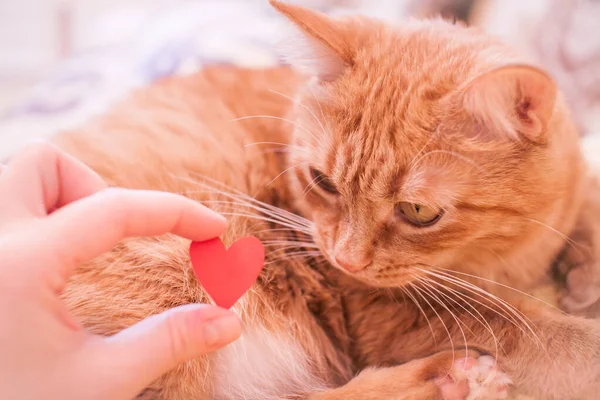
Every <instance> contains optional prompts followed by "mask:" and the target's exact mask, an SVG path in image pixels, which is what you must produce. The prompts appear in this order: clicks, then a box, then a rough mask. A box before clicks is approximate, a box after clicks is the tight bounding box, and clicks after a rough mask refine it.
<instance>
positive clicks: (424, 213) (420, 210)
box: [396, 201, 444, 227]
mask: <svg viewBox="0 0 600 400" xmlns="http://www.w3.org/2000/svg"><path fill="white" fill-rule="evenodd" d="M443 213H444V211H443V210H440V209H437V208H432V207H427V206H424V205H421V204H416V203H408V202H405V201H403V202H401V203H398V204H397V205H396V214H397V215H398V216H400V217H401V218H402V219H404V220H405V221H407V222H409V223H411V224H412V225H415V226H419V227H424V226H431V225H433V224H435V223H436V222H438V221H439V220H440V218H441V217H442V214H443Z"/></svg>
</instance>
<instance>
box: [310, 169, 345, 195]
mask: <svg viewBox="0 0 600 400" xmlns="http://www.w3.org/2000/svg"><path fill="white" fill-rule="evenodd" d="M310 175H311V176H312V179H313V182H314V184H315V185H317V186H319V187H320V188H321V189H323V190H324V191H326V192H328V193H331V194H339V192H338V190H337V188H336V187H335V185H334V184H333V182H331V180H330V179H329V178H328V177H327V175H325V174H324V173H322V172H321V171H319V170H318V169H316V168H312V167H311V168H310Z"/></svg>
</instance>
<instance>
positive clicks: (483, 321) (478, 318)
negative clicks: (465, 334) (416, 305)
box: [418, 278, 499, 359]
mask: <svg viewBox="0 0 600 400" xmlns="http://www.w3.org/2000/svg"><path fill="white" fill-rule="evenodd" d="M418 279H423V280H424V281H423V284H425V285H427V286H428V287H429V288H431V290H435V291H436V292H437V293H439V294H440V296H443V297H444V298H446V299H447V300H449V301H451V302H452V303H454V304H456V305H457V306H458V307H460V308H461V309H463V310H464V311H465V312H467V313H468V314H469V315H471V317H473V318H474V319H475V320H476V321H477V322H479V323H480V324H481V325H482V326H483V327H484V328H485V329H486V330H487V331H488V332H489V333H490V335H491V336H492V339H493V340H494V349H495V355H494V358H495V359H497V358H498V354H499V348H498V344H499V342H498V338H497V337H496V334H495V333H494V330H493V329H492V327H491V325H490V324H489V323H488V322H487V321H486V319H485V317H484V316H483V315H482V314H481V313H480V312H479V311H478V310H477V309H476V308H475V307H473V306H472V305H471V304H469V302H468V301H467V302H464V303H465V304H467V305H468V306H469V307H470V308H471V309H472V310H473V311H475V312H476V313H477V316H476V315H475V314H473V313H472V312H471V311H469V310H468V309H467V308H466V307H465V306H464V305H463V304H462V303H461V302H460V301H457V300H456V299H454V298H453V297H451V296H450V295H449V294H447V293H444V291H442V290H440V289H439V288H438V287H437V285H436V284H437V282H434V281H430V280H429V279H425V278H418ZM440 286H441V287H442V288H443V289H446V290H449V291H451V292H454V294H455V296H456V297H457V298H458V299H459V300H462V296H460V295H459V293H460V292H457V291H455V290H452V289H451V288H448V287H447V286H445V285H440ZM465 326H466V327H467V329H469V328H468V325H466V324H465ZM469 331H471V329H469ZM471 333H473V331H471Z"/></svg>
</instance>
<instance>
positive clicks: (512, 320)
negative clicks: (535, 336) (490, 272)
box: [425, 272, 529, 335]
mask: <svg viewBox="0 0 600 400" xmlns="http://www.w3.org/2000/svg"><path fill="white" fill-rule="evenodd" d="M425 273H427V272H425ZM435 277H436V278H437V279H439V280H441V281H442V282H448V283H450V284H453V285H456V286H458V287H460V288H462V289H463V290H466V291H467V292H469V293H472V294H474V295H477V296H480V297H482V298H484V299H485V300H487V301H489V302H490V303H491V304H492V305H494V306H496V307H498V309H495V308H492V307H491V306H489V305H487V304H484V303H482V302H481V301H479V300H477V299H476V298H474V297H471V296H469V295H468V294H466V293H463V292H459V291H457V290H454V289H452V288H450V287H449V286H448V285H444V287H445V288H446V289H447V290H450V291H453V292H455V293H460V296H461V297H463V298H465V299H468V300H470V301H473V302H475V303H477V304H479V305H480V306H482V307H484V308H486V309H488V310H489V311H491V312H493V313H495V314H497V315H498V316H500V317H501V318H503V319H505V320H506V321H508V322H510V323H511V324H513V325H514V326H515V327H516V328H518V329H519V330H521V332H523V333H524V334H526V335H528V334H529V332H528V331H526V330H525V329H524V328H523V327H521V325H519V324H518V320H516V319H515V317H514V315H512V314H509V315H508V316H507V315H505V314H504V313H505V312H506V310H505V309H504V308H503V307H499V306H498V304H496V303H495V302H494V301H493V299H489V298H488V297H487V296H484V295H482V294H481V293H480V292H478V291H474V290H473V289H472V286H471V285H470V284H469V283H468V282H464V281H462V280H461V282H457V281H455V280H452V279H448V278H447V277H444V276H435ZM464 283H467V285H468V286H464Z"/></svg>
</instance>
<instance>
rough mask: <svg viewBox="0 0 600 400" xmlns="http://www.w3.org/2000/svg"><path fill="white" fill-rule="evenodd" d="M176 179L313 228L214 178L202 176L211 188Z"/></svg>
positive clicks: (294, 216)
mask: <svg viewBox="0 0 600 400" xmlns="http://www.w3.org/2000/svg"><path fill="white" fill-rule="evenodd" d="M201 176H202V175H201ZM174 177H175V178H179V179H184V180H186V181H188V182H190V183H193V184H196V185H198V186H201V187H204V188H205V189H208V190H210V191H211V192H214V193H217V194H220V195H223V196H225V197H228V198H230V199H233V200H236V201H240V202H245V203H251V204H253V205H255V206H258V207H261V209H262V210H270V211H271V212H274V213H277V214H279V215H280V216H285V217H287V218H288V219H293V220H295V221H297V222H299V223H300V224H302V225H305V226H307V227H312V225H313V223H312V222H311V221H309V220H308V219H306V218H302V217H301V216H299V215H297V214H294V213H291V212H289V211H286V210H284V209H281V208H279V207H275V206H273V205H271V204H268V203H265V202H262V201H260V200H257V199H256V198H254V197H252V196H250V195H248V194H246V193H243V192H241V191H240V190H237V189H233V188H231V187H229V186H227V185H226V184H224V183H222V182H219V181H217V180H216V179H212V178H210V177H207V176H202V178H203V179H204V180H205V181H208V182H210V183H211V184H212V185H214V186H211V185H209V184H207V183H206V182H199V181H195V180H192V179H190V178H188V179H185V178H182V177H177V176H174ZM215 186H216V187H215ZM217 187H221V188H224V189H226V190H228V191H225V190H222V189H218V188H217Z"/></svg>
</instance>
